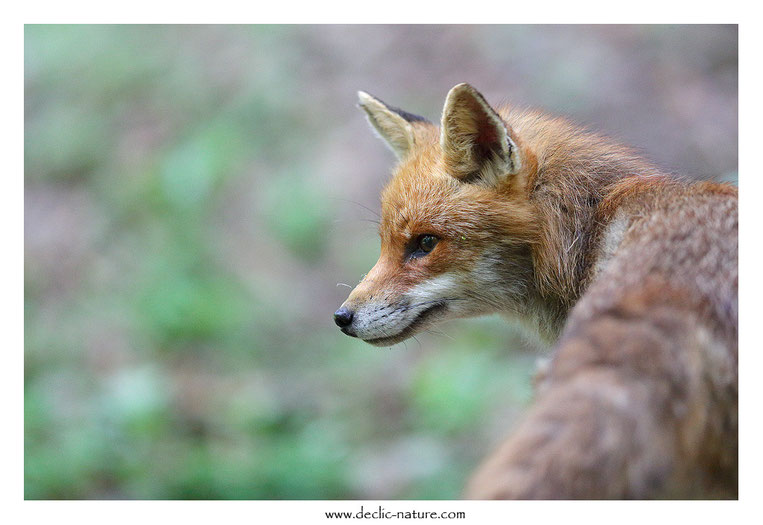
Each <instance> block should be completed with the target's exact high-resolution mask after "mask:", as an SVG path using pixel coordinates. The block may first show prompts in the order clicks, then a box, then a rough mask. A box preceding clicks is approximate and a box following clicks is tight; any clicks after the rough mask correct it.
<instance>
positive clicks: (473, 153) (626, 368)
mask: <svg viewBox="0 0 763 525" xmlns="http://www.w3.org/2000/svg"><path fill="white" fill-rule="evenodd" d="M361 105H362V107H363V109H365V111H366V112H367V114H368V116H369V120H370V121H371V123H372V124H373V125H374V127H375V129H377V131H378V132H379V133H380V134H381V136H382V138H384V139H385V140H387V141H388V142H389V143H390V144H391V146H392V147H393V149H394V150H395V151H396V153H397V154H398V157H399V159H400V161H399V164H398V166H397V168H396V170H395V173H394V175H393V178H392V180H391V181H390V183H389V184H388V185H387V187H386V188H385V190H384V192H383V193H382V220H381V225H380V232H379V233H380V237H381V242H382V249H381V256H380V257H379V261H378V262H377V263H376V265H375V266H374V267H373V268H372V269H371V271H370V272H369V273H368V275H367V276H366V277H365V279H363V281H362V282H361V283H360V284H359V285H358V286H357V287H356V288H355V289H354V290H353V291H352V293H351V294H350V296H349V298H348V300H347V301H345V303H344V305H343V306H342V308H341V309H340V311H338V312H337V317H336V319H337V324H340V326H341V327H342V330H343V331H344V332H345V333H347V334H349V335H353V336H356V337H360V338H362V339H364V340H366V341H368V342H370V343H373V344H380V345H386V344H394V343H395V342H398V341H401V340H404V339H405V338H407V337H409V336H410V335H412V334H413V333H415V332H416V331H418V330H421V329H423V328H425V327H426V326H429V325H431V324H433V323H434V322H437V321H441V320H443V319H447V318H451V317H467V316H473V315H480V314H484V313H491V312H501V313H503V314H506V315H511V316H513V317H515V318H518V319H520V320H521V321H524V322H526V323H527V324H528V325H529V326H530V327H531V328H532V329H534V330H535V331H536V332H537V333H538V335H539V336H540V337H541V338H543V339H545V340H546V341H548V342H554V341H557V340H558V342H557V344H556V347H555V350H554V357H553V359H552V362H551V365H550V367H549V368H548V371H546V372H544V373H543V374H542V375H541V377H540V380H539V381H538V385H539V387H538V400H537V401H536V403H535V404H534V405H533V407H532V408H531V410H530V412H529V414H528V416H527V418H526V420H525V422H524V423H523V424H522V425H521V426H520V427H519V428H518V429H517V431H516V432H515V434H513V435H512V437H510V438H509V440H508V441H507V442H506V444H505V445H504V446H503V447H501V448H500V449H499V450H498V452H497V453H496V454H495V455H494V456H493V457H492V458H491V459H490V460H488V462H486V464H485V465H484V466H483V467H482V468H481V469H480V470H479V471H478V473H477V475H476V476H475V478H474V479H473V480H472V482H471V484H470V488H469V495H470V496H471V497H478V498H495V497H500V498H647V497H734V495H735V494H736V443H737V436H736V402H737V401H736V389H737V379H736V352H737V326H736V320H737V305H736V289H737V277H736V271H737V268H736V252H737V246H736V231H737V219H736V199H737V190H736V188H734V187H732V186H729V185H724V184H716V183H710V182H702V183H695V184H691V183H689V182H687V181H683V180H680V179H677V178H674V177H670V176H668V175H667V174H665V173H663V172H661V171H660V170H658V169H657V168H656V167H654V166H653V165H651V164H650V163H648V162H647V161H645V160H643V159H642V158H640V157H639V156H638V155H636V154H635V153H634V152H633V151H632V150H631V149H629V148H627V147H625V146H622V145H619V144H616V143H613V142H611V141H609V140H608V139H606V138H604V137H601V136H599V135H596V134H594V133H591V132H588V131H585V130H583V129H581V128H579V127H576V126H574V125H573V124H571V123H570V122H568V121H566V120H564V119H559V118H554V117H550V116H547V115H545V114H543V113H540V112H538V111H533V110H521V109H515V108H511V107H506V108H502V109H500V110H498V111H496V110H494V109H493V108H492V107H490V106H489V105H488V103H487V102H486V101H485V99H484V98H483V97H482V95H480V94H479V93H478V92H477V91H476V90H474V88H472V87H471V86H468V85H465V84H461V85H459V86H456V87H454V88H453V89H452V90H451V92H450V93H449V94H448V97H447V100H446V103H445V108H444V110H443V117H442V125H441V127H440V128H439V129H438V127H437V126H435V125H434V124H431V123H428V122H426V121H425V120H424V119H422V118H421V117H417V116H415V115H411V114H409V113H406V112H403V111H401V110H397V109H395V108H392V107H389V106H387V105H385V104H384V103H382V102H381V101H379V100H378V99H374V98H373V97H370V96H369V95H365V94H364V95H362V96H361ZM425 236H426V237H432V236H433V237H434V238H435V239H436V240H437V242H436V244H434V247H433V248H431V245H429V248H427V250H428V251H426V252H425V251H423V248H421V246H422V245H421V239H422V238H423V237H425ZM565 323H566V324H565ZM560 335H561V337H560Z"/></svg>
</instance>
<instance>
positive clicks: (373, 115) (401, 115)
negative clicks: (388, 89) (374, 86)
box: [358, 91, 428, 159]
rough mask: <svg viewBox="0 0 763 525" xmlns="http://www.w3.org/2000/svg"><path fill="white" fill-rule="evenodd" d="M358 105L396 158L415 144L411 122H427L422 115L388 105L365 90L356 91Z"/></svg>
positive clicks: (403, 154) (403, 155)
mask: <svg viewBox="0 0 763 525" xmlns="http://www.w3.org/2000/svg"><path fill="white" fill-rule="evenodd" d="M358 105H359V106H360V107H361V109H363V110H364V111H365V112H366V116H367V117H368V121H369V122H370V123H371V126H373V128H374V129H375V130H376V131H377V133H378V134H379V136H380V137H381V138H383V139H384V140H385V142H386V143H387V145H388V146H389V147H390V148H391V149H392V151H394V152H395V155H397V158H398V159H402V158H403V157H405V156H406V155H407V154H408V152H409V151H410V150H411V149H412V148H413V146H414V145H415V144H416V137H415V132H414V131H415V130H414V129H413V126H412V123H414V122H428V121H427V119H425V118H424V117H419V116H418V115H414V114H412V113H408V112H406V111H403V110H402V109H399V108H396V107H393V106H389V105H387V104H385V103H384V102H382V101H381V100H379V99H378V98H376V97H374V96H373V95H370V94H369V93H366V92H365V91H358Z"/></svg>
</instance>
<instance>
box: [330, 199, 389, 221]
mask: <svg viewBox="0 0 763 525" xmlns="http://www.w3.org/2000/svg"><path fill="white" fill-rule="evenodd" d="M334 198H335V199H336V200H340V201H344V202H349V203H351V204H355V205H356V206H360V207H361V208H363V209H364V210H367V211H370V212H371V213H373V214H374V215H376V216H377V217H379V218H380V219H381V215H380V214H379V213H378V212H376V211H374V210H372V209H371V208H369V207H368V206H365V205H363V204H361V203H359V202H356V201H354V200H351V199H345V198H343V197H334Z"/></svg>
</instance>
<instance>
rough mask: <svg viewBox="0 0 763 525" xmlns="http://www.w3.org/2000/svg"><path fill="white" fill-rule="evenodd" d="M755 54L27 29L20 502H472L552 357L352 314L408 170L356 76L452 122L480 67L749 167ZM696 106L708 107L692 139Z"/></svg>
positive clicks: (575, 35) (616, 33)
mask: <svg viewBox="0 0 763 525" xmlns="http://www.w3.org/2000/svg"><path fill="white" fill-rule="evenodd" d="M571 42H577V43H579V45H571ZM676 42H681V46H679V47H678V48H676V46H675V45H674V44H675V43H676ZM735 46H736V31H735V29H733V28H722V27H721V28H718V27H704V26H696V27H695V28H688V27H683V28H682V27H678V28H671V27H664V26H657V27H652V28H627V27H622V28H620V29H619V30H618V29H616V28H607V27H602V28H598V29H595V30H594V29H592V28H580V29H574V28H565V27H559V28H549V27H542V26H538V27H535V26H533V27H530V26H528V27H512V26H504V27H500V26H484V27H482V26H447V27H437V26H427V27H420V26H394V27H380V26H362V27H354V28H351V27H341V26H254V27H242V26H226V27H217V26H202V27H199V26H27V28H26V31H25V152H24V159H25V180H26V185H25V304H24V312H25V407H24V408H25V496H26V498H29V499H38V498H225V499H237V498H244V499H258V498H264V499H267V498H298V499H324V498H373V499H377V498H456V497H458V495H459V493H460V490H461V488H462V486H463V484H464V481H465V479H466V477H467V475H468V473H469V472H470V471H471V470H472V469H473V468H474V466H475V465H476V463H477V462H478V460H479V458H481V457H483V456H484V455H485V454H486V453H487V451H488V450H489V448H490V447H492V446H494V445H495V444H496V442H497V440H498V439H499V437H500V436H501V435H503V434H504V433H505V432H506V431H507V430H508V429H509V428H510V427H511V426H512V425H513V424H514V422H515V420H516V418H517V416H518V414H520V413H521V410H522V408H523V407H524V406H525V405H526V403H527V402H528V401H529V399H530V396H531V391H530V388H531V387H530V384H531V381H530V377H531V374H532V370H533V363H534V360H535V358H536V356H537V355H538V350H537V348H535V347H533V346H532V345H530V344H529V343H526V342H525V341H524V340H523V339H522V338H521V336H519V335H518V333H517V331H516V330H515V328H514V327H512V326H511V325H509V324H507V323H506V322H504V321H503V320H500V319H495V318H487V319H477V320H470V321H463V322H455V323H451V324H450V325H448V326H446V327H444V329H445V330H447V332H448V333H449V334H451V335H452V337H451V336H445V335H440V334H437V333H433V334H423V335H422V336H420V337H419V338H418V339H417V340H411V341H408V342H406V344H401V345H398V346H396V347H395V348H394V349H392V350H389V351H379V350H378V349H374V348H371V347H368V346H367V345H364V344H363V343H362V342H359V341H357V340H353V339H350V338H348V337H345V336H343V335H341V334H340V333H338V331H337V330H336V329H335V327H333V326H332V322H331V313H332V312H333V311H334V309H335V308H336V307H337V306H338V305H339V304H340V303H341V301H342V300H343V298H344V297H345V294H346V292H347V289H346V288H344V287H336V286H335V284H336V283H337V282H338V281H341V282H343V283H347V284H348V285H352V284H354V281H355V280H356V279H358V278H359V277H360V275H361V274H362V273H364V272H365V271H367V270H368V268H370V266H371V265H372V264H373V261H374V258H375V257H376V255H377V253H378V239H377V237H376V236H375V233H374V231H373V228H374V227H375V225H374V224H373V223H374V221H375V220H376V217H375V215H374V214H375V213H376V211H375V210H378V202H377V198H378V197H377V195H378V192H379V189H380V188H381V186H382V185H383V183H384V178H385V174H386V173H387V172H388V170H389V168H390V165H391V162H392V159H391V156H390V155H389V154H388V153H387V152H386V150H385V149H384V147H383V146H382V145H381V144H380V143H378V142H376V141H375V139H374V138H373V136H372V134H371V133H370V132H369V131H368V130H367V129H366V125H365V123H364V122H363V118H362V116H361V114H360V112H357V110H356V109H355V108H353V104H354V99H353V97H354V91H355V90H356V89H371V90H372V91H373V92H375V93H376V92H378V93H379V94H380V95H382V96H383V98H385V99H387V98H389V99H390V101H391V102H397V101H396V100H394V97H393V95H395V94H397V96H399V97H401V100H400V101H399V103H400V105H404V106H406V107H407V108H408V109H411V110H414V111H416V112H421V113H425V112H436V110H437V108H438V107H439V105H440V104H441V103H442V96H443V95H444V93H445V91H446V90H447V89H448V88H449V87H450V86H452V85H453V84H455V83H457V82H460V81H462V80H464V79H469V80H470V81H472V82H474V83H475V84H476V85H477V86H485V88H486V89H487V90H488V91H490V90H492V89H495V87H497V86H501V89H503V88H504V87H505V89H513V90H514V91H513V92H510V93H509V92H507V93H506V94H507V95H510V94H513V95H516V96H518V97H519V98H520V99H521V98H524V99H525V100H528V99H529V100H530V101H532V102H535V103H541V104H549V105H551V106H552V107H557V108H558V109H562V110H564V111H577V110H579V111H581V113H579V115H578V116H580V117H581V118H582V119H583V120H586V119H594V120H595V119H599V120H602V121H604V122H607V121H608V119H607V115H608V114H606V113H605V114H597V113H594V112H591V111H593V110H591V108H602V107H603V108H605V111H606V108H607V107H610V106H608V105H607V103H606V101H609V104H611V107H613V108H615V109H616V111H614V110H613V112H612V114H613V115H614V114H617V115H620V114H621V113H625V114H624V115H623V117H624V118H625V117H627V118H630V119H631V120H630V121H629V126H626V127H625V130H636V131H635V132H636V133H638V130H639V129H640V128H639V125H640V124H639V123H642V124H644V125H645V126H646V125H648V126H649V129H648V132H645V133H643V134H642V135H639V137H643V138H644V142H645V145H647V146H660V145H664V144H668V143H669V144H670V145H671V148H669V149H662V150H661V149H659V148H657V149H656V151H657V154H658V157H659V158H662V159H664V160H667V161H668V162H669V163H675V164H676V165H679V166H681V165H682V164H681V159H683V158H685V159H687V162H688V164H685V166H686V167H687V169H690V170H691V169H693V168H695V167H697V166H701V167H705V168H706V167H707V166H710V168H711V169H715V168H717V170H718V173H726V174H727V175H723V177H726V178H730V179H735V178H736V164H735V156H736V149H735V148H736V142H735V135H734V133H735V125H736V124H735V122H736V121H735V119H736V113H735V111H732V113H733V114H732V116H731V117H728V116H727V114H726V113H722V112H720V111H721V110H719V109H717V108H720V107H724V108H727V107H730V106H731V107H734V108H735V107H736V106H735V104H736V94H735V89H736V84H735V82H733V81H729V80H728V79H729V78H730V76H731V77H733V76H734V75H735V74H736V73H735V72H736V69H735V68H736V55H735V53H736V48H735ZM441 49H448V52H447V53H444V54H443V53H442V52H441V51H439V50H441ZM505 49H512V53H513V52H514V51H515V50H520V51H521V52H517V53H516V54H507V53H506V52H504V50H505ZM631 49H638V50H640V51H639V52H641V53H644V54H643V55H629V53H631V51H630V50H631ZM666 49H667V50H669V51H665V50H666ZM676 49H678V50H677V51H676ZM560 50H564V51H565V52H566V53H569V54H568V55H567V56H565V55H563V54H561V51H560ZM671 53H673V54H674V55H675V56H672V55H671ZM687 56H690V57H694V58H695V60H694V61H691V60H686V57H687ZM708 56H709V57H710V58H709V59H707V60H705V61H702V60H700V58H701V57H708ZM613 57H614V58H613ZM664 57H668V58H667V59H666V58H664ZM698 57H699V58H698ZM615 59H616V60H615ZM663 62H664V64H663ZM676 63H678V64H679V66H676ZM423 64H427V66H428V67H427V68H423V67H417V65H423ZM621 64H622V67H627V68H630V69H628V70H627V72H626V73H628V72H630V71H631V69H633V73H629V74H625V73H623V72H618V71H614V70H612V71H609V72H608V73H609V75H604V74H603V71H605V70H602V69H601V68H605V67H607V65H609V66H611V67H615V65H617V66H618V67H619V66H620V65H621ZM686 64H690V65H691V67H693V68H694V69H685V68H686V67H689V66H686ZM682 67H683V68H684V69H682ZM645 71H648V72H649V74H646V73H645ZM487 72H493V73H490V74H488V73H487ZM698 72H699V74H698ZM620 73H623V74H620ZM491 74H492V75H495V76H490V75H491ZM518 78H523V79H525V80H524V81H523V82H524V83H523V84H522V85H523V86H525V88H524V89H525V91H522V90H519V88H518V87H517V85H518V84H517V83H518V82H519V81H518V80H517V79H518ZM633 78H637V79H638V82H630V80H629V79H631V80H632V79H633ZM619 79H623V80H622V81H623V82H625V83H626V84H627V85H620V84H618V83H617V82H619V81H620V80H619ZM692 79H698V80H696V82H695V83H692ZM650 82H651V83H650ZM511 86H514V87H511ZM633 86H635V87H633ZM655 86H663V87H664V88H665V90H666V91H658V90H657V88H655ZM674 86H681V89H683V90H684V91H687V86H688V88H690V89H688V92H689V93H690V95H691V96H690V97H689V98H682V99H681V100H682V104H683V105H680V104H675V101H674V99H672V98H671V97H672V95H671V93H672V91H670V89H673V87H674ZM631 87H633V90H632V91H628V88H631ZM623 92H626V93H629V96H631V97H632V98H631V99H628V101H630V105H629V103H627V102H628V101H623V100H621V99H620V98H619V97H622V96H623ZM610 94H616V96H614V98H611V97H609V96H608V95H610ZM387 95H389V97H387ZM533 97H535V98H533ZM660 97H662V98H660ZM692 97H693V98H692ZM645 100H650V101H651V102H652V103H651V104H646V103H644V101H645ZM721 102H722V103H721ZM692 103H694V104H696V105H700V106H701V107H702V108H703V111H702V114H703V115H707V116H708V119H710V120H711V121H712V122H711V123H710V124H704V123H702V122H700V124H699V125H698V128H697V129H698V131H697V133H696V134H692V135H689V134H686V137H685V139H680V137H681V136H682V135H681V134H677V133H675V130H676V128H680V127H681V125H682V121H681V119H682V118H684V115H683V114H682V113H681V111H687V107H688V108H689V110H690V109H691V107H694V106H691V104H692ZM408 104H410V105H411V107H408ZM416 104H418V105H419V107H415V105H416ZM663 104H664V105H663ZM687 104H689V106H687ZM673 106H675V107H677V108H678V110H677V112H678V113H679V114H678V116H676V114H673V117H674V120H673V121H670V120H664V119H665V118H667V117H665V114H666V111H665V107H673ZM650 107H653V108H654V109H653V110H652V111H653V113H650V111H647V110H645V109H644V108H650ZM576 108H577V109H576ZM586 111H588V112H586ZM628 111H631V113H628ZM668 113H669V112H668ZM693 115H694V114H692V116H693ZM430 116H431V117H432V118H436V115H435V114H431V115H430ZM724 118H725V119H726V120H723V119H724ZM661 119H663V120H661ZM718 122H721V123H723V122H727V123H732V124H733V126H731V125H729V126H726V128H723V129H722V130H721V131H724V130H728V132H727V133H725V134H724V133H720V132H716V127H719V124H718ZM660 126H662V127H660ZM670 126H673V128H671V127H670ZM721 127H722V126H721ZM666 130H667V131H666ZM668 131H670V133H673V135H671V140H661V139H660V138H661V136H662V134H667V133H668ZM651 137H654V139H655V142H654V143H653V144H650V143H649V140H650V138H651ZM674 137H679V138H675V140H673V138H674ZM637 138H638V137H637ZM680 140H684V142H680ZM708 140H710V141H712V143H713V148H707V147H705V146H706V141H708ZM724 140H726V141H727V142H724ZM637 144H642V143H640V142H638V141H637ZM675 152H677V153H675ZM685 152H689V153H690V154H686V153H685ZM708 152H709V153H708ZM703 155H705V157H703ZM728 159H731V161H729V160H728ZM713 162H715V163H721V164H719V165H717V166H715V165H714V164H712V163H713ZM701 174H704V175H707V174H706V173H701Z"/></svg>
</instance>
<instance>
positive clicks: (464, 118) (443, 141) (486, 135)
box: [440, 84, 521, 180]
mask: <svg viewBox="0 0 763 525" xmlns="http://www.w3.org/2000/svg"><path fill="white" fill-rule="evenodd" d="M512 133H513V132H512V130H511V128H510V127H509V126H508V125H507V124H506V123H505V122H504V121H503V119H502V118H501V116H500V115H499V114H498V112H496V111H495V110H494V109H493V108H492V107H490V105H489V104H488V103H487V101H486V100H485V97H483V96H482V95H481V94H480V92H479V91H477V90H476V89H474V88H473V87H472V86H470V85H469V84H459V85H457V86H456V87H454V88H453V89H451V90H450V92H449V93H448V97H447V99H446V100H445V107H444V108H443V111H442V126H441V128H440V145H441V146H442V150H443V155H444V158H445V162H446V164H447V168H448V171H449V172H450V174H451V175H453V176H454V177H456V178H457V179H461V180H470V179H472V178H474V177H478V176H479V175H480V174H481V173H483V172H484V171H485V168H493V169H494V170H495V171H497V172H498V173H499V174H501V175H510V174H513V173H517V172H518V171H519V169H520V162H521V159H520V158H519V157H520V152H519V148H518V147H517V145H516V143H515V141H514V139H513V138H512Z"/></svg>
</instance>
